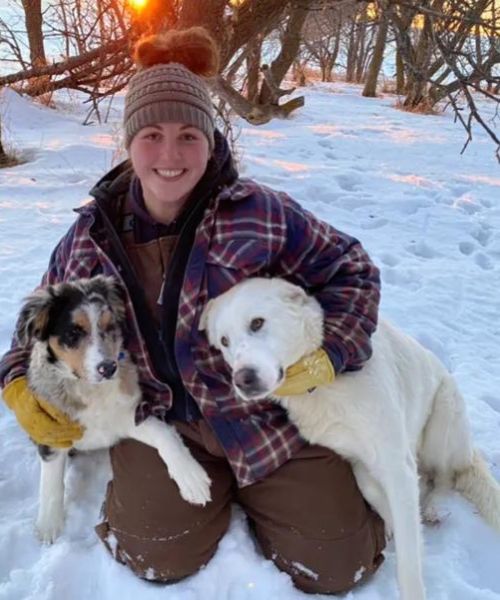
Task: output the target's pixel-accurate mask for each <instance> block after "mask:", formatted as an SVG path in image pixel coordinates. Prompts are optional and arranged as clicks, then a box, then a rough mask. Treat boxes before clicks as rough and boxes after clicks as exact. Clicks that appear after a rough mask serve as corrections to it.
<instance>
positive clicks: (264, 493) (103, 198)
mask: <svg viewBox="0 0 500 600" xmlns="http://www.w3.org/2000/svg"><path fill="white" fill-rule="evenodd" d="M136 62H137V64H138V72H137V73H136V74H135V75H134V76H133V77H132V79H131V81H130V84H129V88H128V92H127V95H126V99H125V115H124V133H125V143H126V147H127V149H128V153H129V159H130V160H129V161H127V162H125V163H122V164H120V165H119V166H117V167H116V168H115V169H113V170H112V171H111V172H110V173H108V174H107V175H106V176H105V177H104V178H103V179H101V180H100V181H99V183H98V184H97V185H96V186H95V187H94V189H93V190H92V192H91V193H92V195H93V197H94V200H93V201H92V202H90V203H89V204H87V205H86V206H84V207H83V208H80V209H78V211H77V212H78V213H79V214H78V217H77V219H76V222H75V223H74V225H73V226H72V227H71V228H70V230H69V231H68V232H67V233H66V235H65V236H64V237H63V239H62V240H61V241H60V243H59V244H58V245H57V247H56V248H55V250H54V252H53V254H52V257H51V260H50V265H49V268H48V271H47V273H46V274H45V276H44V277H43V280H42V285H47V284H53V283H56V282H59V281H64V280H70V279H74V278H79V277H89V276H92V275H95V274H97V273H104V274H106V275H113V276H114V277H116V278H118V279H119V280H120V281H121V282H122V283H123V287H124V289H125V290H126V293H127V305H128V307H127V311H128V322H129V329H130V331H129V332H128V333H129V335H128V338H129V339H128V343H127V346H128V348H129V350H130V351H131V352H132V353H133V355H134V356H135V358H136V361H137V365H138V369H139V373H140V382H141V387H142V390H143V401H142V403H141V404H140V406H139V408H138V413H137V418H138V420H141V419H144V418H146V417H147V416H149V415H154V416H156V417H157V418H158V419H161V420H163V421H168V422H171V423H174V424H175V426H176V427H177V428H178V430H179V432H180V433H181V434H182V435H183V436H184V438H185V440H186V443H187V444H188V445H189V447H190V449H191V451H192V453H193V455H194V456H195V457H196V458H197V460H198V461H199V462H200V463H201V464H202V465H203V466H204V468H205V469H206V470H207V472H208V473H209V475H210V476H211V478H212V488H211V493H212V501H211V502H210V503H209V504H208V505H206V506H204V507H200V506H192V505H190V504H188V503H186V502H185V501H184V500H183V499H182V498H181V497H180V495H179V493H178V490H177V487H176V485H175V484H174V483H173V482H172V481H171V480H170V478H169V477H168V473H167V471H166V469H165V467H164V464H163V463H162V461H161V459H160V458H159V456H158V455H157V454H156V452H155V451H154V450H153V449H151V448H149V447H147V446H145V445H142V444H140V443H138V442H136V441H131V440H126V441H123V442H122V443H120V444H118V445H117V446H116V447H114V448H113V449H112V451H111V460H112V468H113V479H112V481H111V482H110V483H109V485H108V490H107V494H106V499H105V503H104V506H103V517H102V518H103V520H102V523H100V524H99V525H98V526H97V532H98V535H99V536H100V538H101V539H102V540H103V541H104V543H105V544H106V545H107V547H108V549H109V550H110V551H112V554H113V556H114V557H115V558H116V559H117V560H119V561H121V562H122V563H124V564H126V565H128V566H129V567H130V568H131V569H132V570H133V571H134V572H135V573H136V574H138V575H139V576H140V577H145V578H148V579H155V580H158V581H166V582H167V581H176V580H179V579H181V578H183V577H186V576H188V575H190V574H193V573H195V572H196V571H197V570H198V569H199V568H200V567H201V566H202V565H204V564H206V563H207V562H208V560H209V559H210V558H211V557H212V555H213V554H214V552H215V550H216V548H217V544H218V542H219V540H220V539H221V537H222V536H223V535H224V533H225V531H226V529H227V527H228V524H229V519H230V505H231V503H232V502H233V501H236V502H238V503H239V504H240V505H241V506H242V508H243V510H244V511H245V513H246V514H247V516H248V520H249V523H250V525H251V527H252V530H253V531H254V533H255V536H256V539H257V540H258V542H259V544H260V546H261V548H262V551H263V553H264V555H265V556H266V557H267V558H269V559H271V560H272V561H274V562H275V564H276V565H277V566H278V568H280V569H282V570H284V571H286V572H287V573H289V574H290V575H291V577H292V578H293V581H294V583H295V584H296V585H297V586H298V587H299V588H301V589H302V590H305V591H307V592H317V593H337V592H341V591H345V590H348V589H349V588H351V587H352V586H353V585H354V584H355V583H356V582H357V581H360V580H362V579H364V578H365V577H366V576H367V575H368V574H370V573H373V572H374V571H375V570H376V568H377V567H378V566H379V564H380V563H381V561H382V555H381V551H382V549H383V547H384V530H383V524H382V521H381V520H380V518H379V517H378V515H376V514H375V513H374V512H373V511H371V510H370V508H369V507H368V506H367V504H366V503H365V502H364V500H363V498H362V497H361V494H360V493H359V490H358V489H357V486H356V483H355V480H354V478H353V474H352V471H351V468H350V466H349V465H348V463H346V462H345V461H344V460H342V459H341V458H340V457H339V456H337V455H335V454H334V453H332V452H331V451H329V450H326V449H324V448H321V447H319V446H310V445H306V443H305V442H304V441H303V440H302V439H301V438H300V436H299V435H298V433H297V430H296V429H295V428H294V427H293V425H292V424H291V423H290V422H289V421H288V419H287V416H286V413H285V412H284V411H283V410H282V409H281V408H280V407H278V406H277V405H275V404H273V403H269V404H268V405H263V404H262V403H258V404H256V405H252V403H242V402H240V401H239V400H238V398H237V397H236V396H235V395H234V393H233V390H232V388H231V381H230V373H228V371H227V367H226V366H225V364H224V362H223V361H222V359H221V356H220V354H218V353H217V352H216V351H215V350H213V349H212V348H210V347H209V345H208V343H207V340H206V337H205V335H204V333H201V332H199V331H198V322H199V317H200V314H201V312H202V310H203V307H204V306H205V305H206V303H207V301H208V300H209V299H210V298H212V297H215V296H217V295H218V294H219V293H222V292H223V291H225V290H227V289H228V288H229V287H230V286H232V285H233V284H234V283H236V282H238V281H240V280H242V279H244V278H247V277H252V276H255V275H270V276H277V277H284V278H286V279H288V280H290V281H292V282H294V283H297V284H299V285H301V286H302V287H304V288H305V289H306V290H308V292H310V293H312V294H314V295H315V296H316V297H317V298H318V300H319V301H320V303H321V304H322V306H323V308H324V310H325V317H326V321H325V343H324V351H322V352H321V354H320V356H319V357H318V360H319V362H320V364H321V365H322V366H323V369H319V372H320V374H319V375H318V373H317V372H316V373H306V377H305V378H304V373H303V372H302V373H301V374H300V376H294V375H293V374H291V373H290V375H288V374H287V381H286V385H287V393H301V392H303V391H304V387H305V388H307V389H308V388H310V387H313V386H314V385H317V384H318V383H321V381H324V380H325V378H326V380H331V378H332V377H333V376H334V374H335V373H337V374H338V373H342V372H343V371H348V370H355V369H359V368H361V367H362V365H363V363H364V361H365V360H366V359H367V358H369V356H370V353H371V347H370V335H371V334H372V333H373V331H374V329H375V327H376V321H377V310H378V302H379V275H378V270H377V268H376V267H375V266H374V265H373V264H372V262H371V261H370V259H369V257H368V256H367V254H366V252H365V251H364V250H363V248H362V247H361V245H360V243H359V242H358V241H357V240H355V239H354V238H352V237H350V236H348V235H346V234H344V233H342V232H340V231H338V230H336V229H334V228H333V227H331V226H330V225H328V224H326V223H324V222H321V221H319V220H317V219H316V218H315V217H314V216H313V215H312V214H311V213H309V212H307V211H306V210H304V209H303V208H301V207H300V205H298V204H297V203H296V202H294V201H293V200H292V199H291V198H289V197H288V196H287V195H286V194H284V193H281V192H276V191H274V190H271V189H269V188H267V187H264V186H262V185H259V184H258V183H256V182H255V181H251V180H248V179H240V178H239V177H238V174H237V171H236V169H235V166H234V164H233V161H232V158H231V153H230V150H229V147H228V144H227V141H226V140H225V139H224V137H223V136H222V135H221V134H220V133H219V132H218V131H217V129H215V126H214V117H213V113H212V103H211V100H210V96H209V93H208V89H207V86H206V83H205V81H204V79H203V78H204V77H205V76H211V75H213V74H215V73H216V71H217V67H218V52H217V48H216V46H215V44H214V42H213V40H212V39H211V38H210V36H209V35H208V34H207V33H206V32H205V31H204V30H203V29H200V28H193V29H190V30H186V31H177V32H169V33H167V34H165V35H161V36H160V35H159V36H153V37H150V38H147V39H145V40H142V41H141V42H140V43H139V44H138V46H137V48H136ZM26 361H27V353H26V351H24V350H22V349H20V348H19V347H18V346H17V344H16V342H15V341H14V342H13V346H12V348H11V350H9V351H8V352H7V354H6V355H5V356H4V357H3V359H2V361H1V363H0V382H1V384H2V387H3V396H4V399H5V401H6V403H7V404H8V406H9V407H11V408H12V409H13V410H14V411H15V413H16V416H17V418H18V420H19V422H20V424H21V425H22V427H23V428H24V429H25V430H26V431H27V432H28V434H29V435H30V436H31V437H32V438H33V439H34V440H35V441H36V442H38V443H42V444H47V445H50V446H59V447H69V446H71V444H72V442H73V441H74V440H75V439H78V437H79V436H80V435H81V430H80V428H79V426H78V425H77V424H75V423H72V422H70V421H68V419H67V418H66V416H65V415H64V414H55V413H54V412H53V411H51V414H50V415H49V414H48V413H47V412H46V410H45V405H44V399H43V398H38V397H35V396H34V395H33V394H32V393H31V392H30V391H29V390H28V388H27V386H26V380H25V373H26ZM295 367H296V368H295V369H294V371H299V372H300V370H301V369H300V367H301V365H295Z"/></svg>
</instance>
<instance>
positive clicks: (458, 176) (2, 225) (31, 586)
mask: <svg viewBox="0 0 500 600" xmlns="http://www.w3.org/2000/svg"><path fill="white" fill-rule="evenodd" d="M305 95H306V107H305V108H304V109H303V110H301V111H299V112H298V113H297V114H296V116H295V117H294V118H293V119H291V120H290V121H279V122H273V123H271V124H269V125H267V126H265V127H259V128H250V127H248V126H244V125H241V127H242V135H241V138H240V140H239V144H240V147H241V152H240V154H241V160H242V164H241V171H242V172H243V173H244V174H245V175H246V176H252V177H255V178H257V179H259V180H260V181H262V182H264V183H266V184H268V185H271V186H274V187H276V188H281V189H283V190H286V191H287V192H289V193H290V194H291V195H292V196H294V197H295V198H297V199H298V200H299V201H300V202H302V203H303V204H304V206H306V207H307V208H309V209H310V210H312V211H313V212H315V213H316V214H317V215H318V216H319V217H321V218H323V219H325V220H327V221H329V222H330V223H332V224H333V225H335V226H336V227H338V228H340V229H344V230H346V231H348V232H350V233H352V234H354V235H356V236H358V237H359V238H360V239H361V240H362V241H363V243H364V245H365V246H366V247H367V249H368V250H369V251H370V253H371V255H372V257H373V258H374V260H375V261H376V262H377V263H378V264H379V265H380V267H381V270H382V278H383V301H382V312H383V313H384V315H385V316H386V317H388V318H390V319H392V320H393V321H394V322H396V323H397V324H399V325H400V326H401V327H402V328H403V329H405V330H406V331H407V332H409V333H411V334H413V335H415V336H416V337H417V338H418V339H419V340H420V341H421V342H422V343H423V344H424V345H426V346H427V347H429V348H431V349H432V350H433V351H434V352H435V353H436V354H437V355H438V356H439V357H440V358H441V359H442V360H443V361H444V362H445V364H446V365H447V367H448V368H449V369H450V370H451V372H452V373H453V374H454V376H455V377H456V378H457V380H458V382H459V385H460V387H461V389H462V391H463V393H464V395H465V397H466V399H467V405H468V411H469V415H470V420H471V423H472V429H473V433H474V437H475V439H476V441H477V445H478V446H479V447H480V448H481V450H482V451H483V452H484V454H485V456H486V458H487V460H488V462H489V464H490V465H491V468H492V470H493V472H494V474H495V476H496V477H497V479H500V171H499V169H498V164H497V163H496V161H495V158H494V148H493V147H492V145H491V143H490V142H489V141H488V140H487V139H486V138H485V136H483V135H482V134H480V133H478V134H477V135H476V139H475V141H474V143H473V144H472V145H471V146H470V148H469V149H468V151H467V152H466V153H465V155H463V156H460V154H459V152H460V149H461V147H462V144H463V141H464V134H463V132H462V130H461V129H460V128H459V126H457V125H454V124H453V121H452V119H451V117H450V116H421V115H412V114H405V113H403V112H400V111H399V110H396V109H395V108H394V98H392V97H386V98H383V99H374V100H368V99H363V98H361V97H360V89H359V88H357V87H355V86H347V85H342V84H333V85H332V84H317V85H315V86H312V87H310V88H307V89H306V90H305ZM121 106H122V99H118V100H117V101H116V102H115V104H114V110H115V111H116V112H115V113H114V114H113V122H112V123H111V124H109V125H105V126H88V127H83V126H81V125H80V123H81V121H82V117H81V115H82V114H84V108H83V107H79V106H78V102H77V101H76V100H75V101H74V102H73V104H71V103H70V104H68V103H66V104H65V105H64V106H62V108H61V110H60V111H59V112H56V111H53V110H49V109H47V108H41V107H39V106H35V105H33V104H32V103H31V102H29V101H27V100H24V99H21V98H19V97H18V96H16V95H15V94H13V93H12V92H6V91H5V90H4V92H3V95H2V96H1V101H0V111H1V112H0V114H1V118H2V125H3V126H4V127H5V128H6V130H7V131H6V135H7V138H8V139H10V140H11V142H12V144H13V145H14V146H15V147H16V148H18V149H20V150H22V152H23V153H24V154H25V155H26V156H28V157H29V162H27V163H26V164H23V165H21V166H18V167H15V168H9V169H5V170H2V171H0V209H1V211H0V275H1V276H0V307H1V310H0V352H3V351H5V350H6V349H7V347H8V345H9V339H10V335H11V333H12V328H13V325H14V321H15V318H16V314H17V311H18V310H19V306H20V302H21V299H22V298H23V296H25V295H26V294H27V293H28V292H29V291H30V290H31V288H33V287H34V286H35V285H36V284H37V283H38V281H39V278H40V276H41V274H42V272H43V270H44V269H45V267H46V264H47V261H48V258H49V254H50V251H51V249H52V247H53V246H54V244H55V243H56V241H57V240H58V239H59V237H60V236H61V235H62V234H63V233H64V231H65V230H66V228H67V227H68V226H69V224H70V223H71V222H72V220H73V217H74V215H73V213H72V211H71V209H72V207H75V206H77V205H79V204H81V203H82V202H83V201H84V199H85V198H86V196H87V190H88V189H89V188H90V187H91V185H92V184H93V183H94V181H95V180H96V179H97V178H99V177H100V176H101V175H102V174H103V173H104V171H105V170H106V169H107V168H109V167H111V166H112V164H113V163H114V161H116V160H117V158H118V153H117V152H116V149H115V148H116V145H117V140H118V137H117V132H118V130H119V125H118V123H119V111H120V109H121ZM486 110H487V109H486ZM108 476H109V464H108V461H107V456H106V453H98V454H95V455H91V456H90V455H89V456H78V457H76V458H75V459H74V460H73V461H72V465H71V468H70V469H69V472H68V482H67V504H68V520H67V526H66V529H65V531H64V534H63V535H62V537H61V538H60V539H59V540H58V541H57V542H56V543H55V544H54V545H53V546H51V547H42V546H40V544H39V543H38V541H37V540H36V538H35V536H34V534H33V519H34V515H35V511H36V501H37V477H38V461H37V456H36V450H35V448H34V447H33V446H32V445H31V444H30V442H29V441H28V439H27V438H26V435H25V434H24V433H23V432H22V431H21V430H20V429H19V428H18V427H17V425H16V423H15V420H14V418H13V416H12V415H11V414H10V413H9V411H8V410H6V409H5V407H4V406H3V405H2V406H0V600H21V599H22V600H28V599H29V600H63V599H64V600H67V599H70V600H86V599H90V598H92V599H98V600H115V599H116V598H120V600H128V599H134V600H135V599H136V598H140V599H141V600H150V599H151V600H157V599H158V600H159V599H160V598H161V599H172V600H173V599H175V600H178V599H179V600H225V599H227V600H255V599H259V600H269V599H271V598H278V599H279V600H298V599H299V598H304V599H305V598H308V597H309V596H306V595H305V594H302V593H301V592H299V591H297V590H295V589H294V588H293V586H292V584H291V581H290V579H289V578H288V576H286V575H285V574H283V573H280V572H279V571H278V570H277V569H276V568H275V567H274V566H273V564H272V563H270V562H269V561H266V560H264V558H263V557H262V556H261V555H260V553H259V551H258V549H256V547H255V546H254V544H253V542H252V540H251V538H250V535H249V532H248V530H247V527H246V523H245V520H244V517H243V515H242V513H241V511H239V509H237V508H235V512H234V518H233V521H232V525H231V528H230V531H229V532H228V534H227V535H226V536H225V537H224V539H223V540H222V542H221V544H220V547H219V550H218V552H217V554H216V556H215V557H214V559H213V560H212V561H211V562H210V563H209V564H208V565H207V566H206V567H205V568H204V569H203V570H202V571H201V572H200V573H198V574H197V575H196V576H194V577H191V578H190V579H188V580H185V581H182V582H180V583H178V584H176V585H172V586H167V587H164V586H158V585H155V584H151V583H147V582H144V581H140V580H138V579H136V578H135V577H134V576H133V575H131V574H130V573H129V572H128V571H127V569H126V568H124V567H122V566H120V565H119V564H117V563H115V562H114V561H113V560H112V559H111V558H110V557H109V556H108V554H107V553H106V551H105V550H104V548H103V547H102V545H101V544H100V543H99V542H98V541H97V538H96V535H95V534H94V531H93V525H94V524H95V523H96V522H97V520H98V513H99V508H100V504H101V500H102V497H103V492H104V487H105V483H106V481H107V478H108ZM446 508H447V509H448V511H449V513H450V516H449V518H448V519H447V520H446V521H445V522H443V523H442V524H441V526H439V527H438V528H434V529H430V528H426V529H425V542H426V552H425V580H426V584H427V588H428V596H429V599H430V600H446V599H450V600H494V599H495V600H499V599H500V535H498V534H496V533H494V532H493V531H492V530H490V529H489V528H488V527H487V526H486V525H484V524H483V522H482V521H481V520H480V519H479V517H478V516H477V515H476V514H475V513H474V510H473V509H472V507H471V506H470V505H468V504H467V503H466V502H465V501H463V500H462V499H461V498H458V497H456V496H451V497H450V498H449V499H448V500H447V501H446ZM166 510H168V508H167V507H166ZM305 510H307V507H305ZM346 598H349V599H355V600H390V599H395V598H397V588H396V580H395V562H394V551H393V546H392V545H391V544H389V546H388V548H387V551H386V562H385V563H384V565H383V566H382V567H381V569H380V570H379V572H378V573H377V574H376V575H375V576H374V577H373V579H372V580H371V581H370V582H369V583H367V584H366V585H364V586H363V587H360V588H359V589H356V590H355V591H353V592H352V593H350V594H347V596H346Z"/></svg>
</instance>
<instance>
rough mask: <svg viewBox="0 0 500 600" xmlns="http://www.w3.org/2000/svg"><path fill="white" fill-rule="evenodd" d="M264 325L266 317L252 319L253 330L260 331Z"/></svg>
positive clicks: (251, 326)
mask: <svg viewBox="0 0 500 600" xmlns="http://www.w3.org/2000/svg"><path fill="white" fill-rule="evenodd" d="M263 325H264V319H261V318H257V319H252V320H251V322H250V330H251V331H259V329H262V326H263Z"/></svg>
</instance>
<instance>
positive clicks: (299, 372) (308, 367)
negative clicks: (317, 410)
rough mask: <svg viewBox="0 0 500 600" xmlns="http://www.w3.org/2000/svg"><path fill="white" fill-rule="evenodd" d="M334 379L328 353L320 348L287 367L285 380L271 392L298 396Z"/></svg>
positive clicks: (333, 370) (277, 394) (276, 394)
mask: <svg viewBox="0 0 500 600" xmlns="http://www.w3.org/2000/svg"><path fill="white" fill-rule="evenodd" d="M334 379H335V369H334V368H333V365H332V363H331V362H330V359H329V358H328V354H327V353H326V352H325V350H323V348H320V349H319V350H316V352H313V353H312V354H308V355H307V356H305V357H304V358H301V359H300V360H299V361H298V362H296V363H295V364H293V365H292V366H291V367H288V369H287V370H286V374H285V381H284V382H283V383H282V384H281V385H280V387H279V388H278V389H277V390H275V391H274V392H273V393H274V395H275V396H298V395H300V394H305V393H306V392H308V391H310V390H312V389H314V388H315V387H318V385H326V384H328V383H332V381H333V380H334Z"/></svg>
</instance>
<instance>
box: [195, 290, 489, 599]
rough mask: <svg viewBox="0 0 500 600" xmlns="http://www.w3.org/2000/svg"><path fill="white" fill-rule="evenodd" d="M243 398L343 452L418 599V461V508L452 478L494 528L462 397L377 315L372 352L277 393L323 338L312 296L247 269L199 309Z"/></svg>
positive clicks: (430, 512) (429, 509)
mask: <svg viewBox="0 0 500 600" xmlns="http://www.w3.org/2000/svg"><path fill="white" fill-rule="evenodd" d="M200 328H201V329H206V330H207V335H208V338H209V341H210V343H211V344H212V345H214V346H215V347H217V348H218V349H219V350H221V352H222V353H223V356H224V358H225V360H226V362H227V363H228V365H229V366H230V367H231V369H232V374H233V385H234V386H235V389H236V392H237V393H238V395H239V396H240V397H241V398H242V399H243V400H247V401H253V402H255V401H259V400H261V399H264V398H266V397H270V396H271V397H274V399H275V400H276V401H277V402H279V403H281V404H282V405H283V406H284V407H285V408H286V409H287V410H288V413H289V416H290V418H291V420H292V421H293V422H294V423H295V424H296V426H297V428H298V429H299V431H300V433H301V435H302V436H303V437H304V438H305V439H306V440H307V441H309V442H310V443H312V444H320V445H322V446H326V447H328V448H331V449H332V450H334V451H335V452H337V453H339V454H340V455H342V456H343V457H345V458H346V459H348V460H349V461H350V462H351V463H352V466H353V470H354V474H355V476H356V480H357V482H358V485H359V487H360V489H361V491H362V493H363V495H364V497H365V498H366V500H367V501H368V502H369V503H370V504H371V505H372V506H373V508H374V509H375V510H376V511H377V512H378V513H379V514H380V515H381V516H382V518H383V519H384V521H385V524H386V528H387V531H389V532H392V533H393V535H394V540H395V545H396V555H397V571H398V581H399V587H400V593H401V597H402V598H403V599H404V600H423V599H424V598H425V589H424V583H423V576H422V533H421V520H420V511H419V473H420V474H421V483H422V484H424V483H425V485H422V486H421V487H422V488H423V489H422V511H423V514H424V518H426V517H428V518H430V519H433V518H435V500H436V498H437V496H438V494H439V493H440V492H441V491H443V490H446V489H456V490H458V491H459V492H461V493H462V494H463V495H464V496H465V497H466V498H467V499H468V500H470V501H471V502H472V503H473V504H474V505H475V506H476V507H477V508H478V510H479V512H480V513H481V514H482V516H483V517H484V518H485V520H486V521H487V522H488V523H490V524H491V525H492V526H493V527H494V528H496V529H497V530H499V531H500V486H499V485H498V483H497V482H496V481H495V480H494V478H493V477H492V476H491V475H490V473H489V471H488V468H487V466H486V464H485V462H484V460H483V459H482V458H481V456H480V455H479V453H478V451H477V450H475V449H474V448H473V445H472V440H471V436H470V433H469V427H468V424H467V419H466V414H465V406H464V401H463V398H462V397H461V395H460V393H459V391H458V389H457V387H456V385H455V383H454V381H453V379H452V378H451V376H450V375H449V374H448V373H447V371H446V370H445V368H444V366H443V365H442V364H441V363H440V362H439V360H438V359H437V358H436V357H435V356H434V355H433V354H431V353H430V352H428V351H427V350H425V349H424V348H423V347H422V346H420V345H419V344H418V343H417V342H416V341H415V340H413V339H412V338H410V337H408V336H406V335H405V334H403V333H402V332H400V331H398V330H397V329H395V328H394V327H392V326H391V325H389V324H388V323H387V322H385V321H381V322H380V324H379V327H378V330H377V331H376V333H375V334H374V335H373V338H372V339H373V356H372V357H371V358H370V360H368V361H367V363H366V365H365V366H364V367H363V369H361V370H360V371H355V372H348V373H345V374H341V375H338V376H337V377H336V379H335V381H334V382H333V383H332V384H330V385H328V386H322V387H319V388H317V389H316V390H314V391H312V392H310V393H306V394H304V395H300V396H288V397H286V398H280V397H276V396H273V392H274V391H275V390H277V388H279V386H280V385H281V383H282V382H283V380H284V376H285V373H286V369H287V368H288V367H289V366H291V365H292V364H294V363H296V362H297V361H298V360H299V359H301V358H303V357H306V356H307V355H309V354H311V353H312V352H314V351H315V350H317V349H318V348H319V347H320V346H321V344H322V340H323V312H322V309H321V307H320V305H319V303H318V302H317V301H316V300H315V299H314V298H312V297H310V296H308V295H306V293H305V292H304V291H303V290H302V289H301V288H299V287H297V286H295V285H292V284H290V283H288V282H286V281H283V280H279V279H263V278H254V279H249V280H247V281H245V282H243V283H240V284H238V285H236V286H235V287H233V288H232V289H230V290H229V291H228V292H226V293H224V294H222V295H221V296H219V297H218V298H216V299H215V300H212V301H210V302H209V304H208V305H207V307H206V308H205V311H204V313H203V314H202V318H201V321H200Z"/></svg>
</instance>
